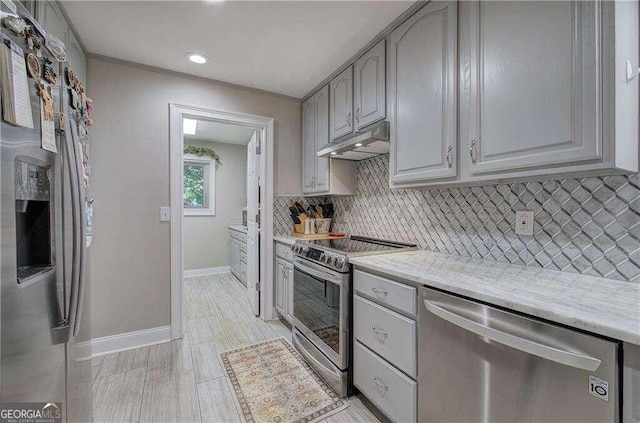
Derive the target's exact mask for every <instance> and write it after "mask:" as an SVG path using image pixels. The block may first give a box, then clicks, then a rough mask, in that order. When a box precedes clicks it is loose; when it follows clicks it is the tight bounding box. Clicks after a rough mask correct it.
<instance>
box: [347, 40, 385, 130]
mask: <svg viewBox="0 0 640 423" xmlns="http://www.w3.org/2000/svg"><path fill="white" fill-rule="evenodd" d="M353 72H354V76H353V80H354V86H353V107H354V111H353V116H354V118H355V127H356V130H358V129H362V128H364V127H365V126H367V125H371V124H372V123H374V122H377V121H379V120H381V119H384V118H385V117H386V102H385V95H386V93H385V90H386V86H385V40H382V41H380V42H379V43H378V44H376V46H375V47H373V48H372V49H371V50H369V51H368V52H367V53H365V55H364V56H362V57H361V58H359V59H358V60H357V61H356V63H355V64H354V68H353Z"/></svg>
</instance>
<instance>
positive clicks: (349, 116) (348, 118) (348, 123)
mask: <svg viewBox="0 0 640 423" xmlns="http://www.w3.org/2000/svg"><path fill="white" fill-rule="evenodd" d="M347 125H349V128H351V112H349V113H347Z"/></svg>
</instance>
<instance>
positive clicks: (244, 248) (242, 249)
mask: <svg viewBox="0 0 640 423" xmlns="http://www.w3.org/2000/svg"><path fill="white" fill-rule="evenodd" d="M240 252H242V253H245V255H246V254H247V243H246V242H241V243H240ZM245 261H246V260H245Z"/></svg>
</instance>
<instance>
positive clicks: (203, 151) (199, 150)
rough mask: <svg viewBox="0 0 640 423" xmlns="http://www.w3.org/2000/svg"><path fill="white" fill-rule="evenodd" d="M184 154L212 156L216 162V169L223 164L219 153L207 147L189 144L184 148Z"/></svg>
mask: <svg viewBox="0 0 640 423" xmlns="http://www.w3.org/2000/svg"><path fill="white" fill-rule="evenodd" d="M184 154H193V155H194V156H198V157H204V156H207V157H211V159H213V161H214V162H216V169H217V168H219V167H220V166H221V165H222V162H221V161H220V156H218V153H216V152H215V151H213V150H212V149H210V148H207V147H196V146H195V145H188V146H186V147H185V148H184Z"/></svg>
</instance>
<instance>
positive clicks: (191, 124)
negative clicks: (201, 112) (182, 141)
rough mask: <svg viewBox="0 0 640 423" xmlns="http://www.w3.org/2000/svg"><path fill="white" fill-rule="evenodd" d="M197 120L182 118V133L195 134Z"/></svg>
mask: <svg viewBox="0 0 640 423" xmlns="http://www.w3.org/2000/svg"><path fill="white" fill-rule="evenodd" d="M197 126H198V121H197V120H194V119H182V133H183V134H184V135H195V134H196V127H197Z"/></svg>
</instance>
